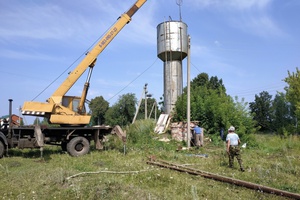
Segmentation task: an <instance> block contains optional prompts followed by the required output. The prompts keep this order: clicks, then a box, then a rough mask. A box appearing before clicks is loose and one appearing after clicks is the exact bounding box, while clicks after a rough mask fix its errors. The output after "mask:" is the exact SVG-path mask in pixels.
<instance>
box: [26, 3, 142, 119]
mask: <svg viewBox="0 0 300 200" xmlns="http://www.w3.org/2000/svg"><path fill="white" fill-rule="evenodd" d="M146 1H147V0H137V1H136V3H135V4H133V6H131V8H130V9H129V10H128V11H127V12H125V13H124V14H122V15H121V16H120V17H119V18H118V20H117V21H116V22H115V24H113V25H112V26H111V28H110V29H109V30H108V31H107V32H106V33H105V34H104V36H103V37H102V38H101V39H100V40H99V41H98V43H97V44H96V45H95V46H94V47H93V48H92V50H91V51H90V52H88V53H87V54H86V56H85V57H84V59H83V60H82V61H81V62H80V63H79V64H78V65H77V67H76V68H75V69H74V70H73V71H72V72H71V73H70V74H69V76H68V77H67V78H66V80H65V81H64V82H63V83H62V84H61V85H60V86H59V87H58V88H57V90H56V91H55V92H54V93H53V94H52V96H51V97H50V98H49V99H48V100H47V102H46V103H42V102H33V101H30V102H24V105H23V108H22V113H23V115H32V116H43V117H47V118H49V122H50V123H53V124H61V125H73V124H76V125H86V124H88V123H89V121H90V116H89V115H87V114H86V112H85V109H84V102H85V100H86V95H87V91H88V88H89V80H90V77H91V74H92V70H93V67H94V66H95V64H96V60H97V57H98V56H99V54H100V53H101V52H102V51H103V50H104V49H105V48H106V47H107V45H108V44H109V43H110V42H111V41H112V40H113V39H114V38H115V36H116V35H117V34H118V33H119V32H120V31H121V30H122V29H123V27H124V26H125V25H126V24H128V23H129V22H130V21H131V17H132V16H133V15H134V14H135V13H136V11H137V10H138V9H139V8H140V7H141V6H142V5H143V4H144V3H145V2H146ZM88 68H89V70H90V71H89V73H88V78H87V81H86V83H85V85H84V89H83V91H82V95H81V97H71V96H65V94H66V93H67V92H68V91H69V90H70V89H71V88H72V86H73V85H74V84H75V83H76V81H77V80H78V79H79V78H80V77H81V76H82V74H83V73H84V72H85V71H86V70H87V69H88Z"/></svg>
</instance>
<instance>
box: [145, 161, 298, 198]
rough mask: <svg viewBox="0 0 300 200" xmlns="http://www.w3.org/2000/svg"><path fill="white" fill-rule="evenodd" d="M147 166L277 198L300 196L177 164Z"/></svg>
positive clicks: (148, 162)
mask: <svg viewBox="0 0 300 200" xmlns="http://www.w3.org/2000/svg"><path fill="white" fill-rule="evenodd" d="M147 164H151V165H157V166H160V167H165V168H168V169H173V170H177V171H180V172H186V173H189V174H193V175H200V176H202V177H204V178H209V179H214V180H217V181H222V182H226V183H231V184H234V185H238V186H242V187H246V188H249V189H253V190H259V191H261V192H267V193H270V194H276V195H279V196H284V197H289V198H294V199H300V194H296V193H291V192H287V191H284V190H279V189H276V188H271V187H267V186H263V185H259V184H255V183H250V182H246V181H242V180H238V179H234V178H229V177H225V176H221V175H217V174H213V173H209V172H204V171H201V170H197V169H192V168H188V167H184V166H182V165H177V164H173V163H169V162H166V161H162V160H150V161H147Z"/></svg>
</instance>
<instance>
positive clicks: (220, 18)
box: [0, 0, 300, 116]
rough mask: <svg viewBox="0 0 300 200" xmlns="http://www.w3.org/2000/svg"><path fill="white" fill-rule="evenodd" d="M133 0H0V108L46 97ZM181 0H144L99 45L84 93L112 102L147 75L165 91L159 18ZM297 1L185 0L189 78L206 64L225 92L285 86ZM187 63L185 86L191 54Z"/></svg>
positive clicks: (78, 87) (299, 44) (157, 93)
mask: <svg viewBox="0 0 300 200" xmlns="http://www.w3.org/2000/svg"><path fill="white" fill-rule="evenodd" d="M134 2H135V0H122V1H121V0H118V1H111V0H93V1H92V0H88V1H80V0H72V1H70V0H69V1H59V0H31V1H23V0H10V1H6V0H0V74H1V81H2V90H1V98H0V103H1V105H2V106H1V108H0V116H2V115H6V114H8V99H10V98H11V99H13V100H14V101H13V112H14V113H16V114H18V112H19V111H18V109H17V108H18V107H19V106H22V105H23V102H24V101H30V100H33V99H35V101H41V102H44V101H45V100H46V99H47V98H48V97H50V96H51V95H52V93H53V92H54V91H55V90H56V88H57V87H58V86H59V85H60V84H61V83H62V82H63V80H64V79H65V78H66V77H67V72H69V71H71V70H72V69H74V68H75V67H76V63H75V65H73V66H71V67H70V68H69V69H68V67H69V66H70V65H71V64H72V63H73V62H74V61H76V59H78V58H79V57H80V56H81V55H82V54H83V53H84V52H86V50H87V49H88V48H89V47H90V46H91V45H92V44H93V43H94V42H95V41H96V40H97V38H99V37H100V36H101V35H102V34H104V33H105V31H106V30H107V29H108V28H109V27H110V26H111V25H112V24H113V23H114V22H115V21H116V19H117V18H118V17H119V16H120V15H121V14H122V13H124V12H125V11H127V10H128V9H129V8H130V6H131V5H132V4H133V3H134ZM178 2H180V1H179V0H148V1H147V2H146V3H145V4H144V6H143V7H142V8H141V9H140V10H139V11H138V12H137V13H136V14H135V15H134V16H133V18H132V21H131V22H130V23H129V24H128V25H126V26H125V28H124V29H123V30H122V31H121V32H120V33H119V34H118V35H117V37H116V38H115V39H114V40H113V41H112V43H111V44H110V45H109V46H108V47H107V48H106V49H105V50H104V51H103V53H102V54H100V55H99V57H98V60H97V65H96V67H95V68H94V71H93V75H92V80H91V86H90V90H89V95H88V99H92V98H94V97H96V96H100V95H101V96H103V97H104V98H105V99H106V100H107V101H109V103H110V105H113V104H114V103H115V102H116V101H117V100H118V97H119V96H120V95H122V94H126V93H134V94H136V97H137V99H139V98H140V97H141V93H142V91H143V87H144V84H145V83H148V91H149V93H151V94H153V97H154V98H156V99H159V97H161V96H162V94H163V74H162V73H163V63H162V61H160V60H159V59H158V58H157V45H156V34H157V33H156V27H157V25H158V24H159V23H161V22H163V21H167V20H169V19H170V18H171V19H173V20H179V6H178V5H177V3H178ZM299 10H300V1H298V0H289V1H284V0H281V1H280V0H226V1H224V0H182V3H181V16H182V20H183V22H185V23H186V24H187V25H188V34H189V35H190V36H191V78H194V77H196V76H197V75H198V74H199V73H202V72H205V73H208V75H209V76H217V77H218V78H219V79H222V80H223V83H224V85H225V87H226V89H227V93H228V94H229V95H231V96H232V97H234V96H238V97H239V99H241V98H245V100H246V101H247V102H252V101H254V96H255V94H259V93H260V92H262V91H268V92H269V93H270V94H272V95H275V94H276V92H277V91H281V92H282V91H284V89H283V88H284V86H285V82H284V81H282V80H283V79H284V78H285V77H287V74H288V73H287V72H288V70H289V71H296V67H299V60H300V51H299V49H300V37H299V36H300V26H299V19H300V12H299ZM79 59H82V58H79ZM64 71H66V73H64V74H63V75H61V74H62V73H63V72H64ZM183 72H184V75H183V83H184V86H186V59H185V60H184V61H183ZM60 75H61V76H60ZM56 79H57V81H55V82H54V83H53V84H51V83H52V82H53V81H54V80H56ZM85 80H86V74H84V75H83V76H82V77H81V78H80V80H79V81H78V82H77V83H76V84H75V85H74V87H73V88H72V89H71V90H70V91H69V93H68V94H69V95H80V94H81V91H82V88H83V84H84V81H85ZM49 84H51V85H50V86H49ZM46 88H47V89H46ZM45 89H46V90H45ZM44 90H45V91H44ZM42 91H44V92H42ZM41 92H42V93H41ZM40 93H41V94H40Z"/></svg>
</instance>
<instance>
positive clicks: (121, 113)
mask: <svg viewBox="0 0 300 200" xmlns="http://www.w3.org/2000/svg"><path fill="white" fill-rule="evenodd" d="M136 102H137V100H136V97H135V94H133V93H128V94H124V95H122V96H120V97H119V99H118V101H117V102H116V103H115V104H114V105H113V106H112V107H110V108H109V109H108V110H107V112H106V114H105V119H106V123H107V124H109V125H111V126H114V125H120V126H125V125H127V124H130V123H131V122H132V120H133V117H134V114H135V109H136V108H135V105H136Z"/></svg>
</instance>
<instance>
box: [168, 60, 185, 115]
mask: <svg viewBox="0 0 300 200" xmlns="http://www.w3.org/2000/svg"><path fill="white" fill-rule="evenodd" d="M181 94H182V61H179V60H174V61H166V62H164V112H165V113H166V114H170V113H171V112H172V110H173V108H174V107H175V103H176V101H177V98H178V96H180V95H181Z"/></svg>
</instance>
